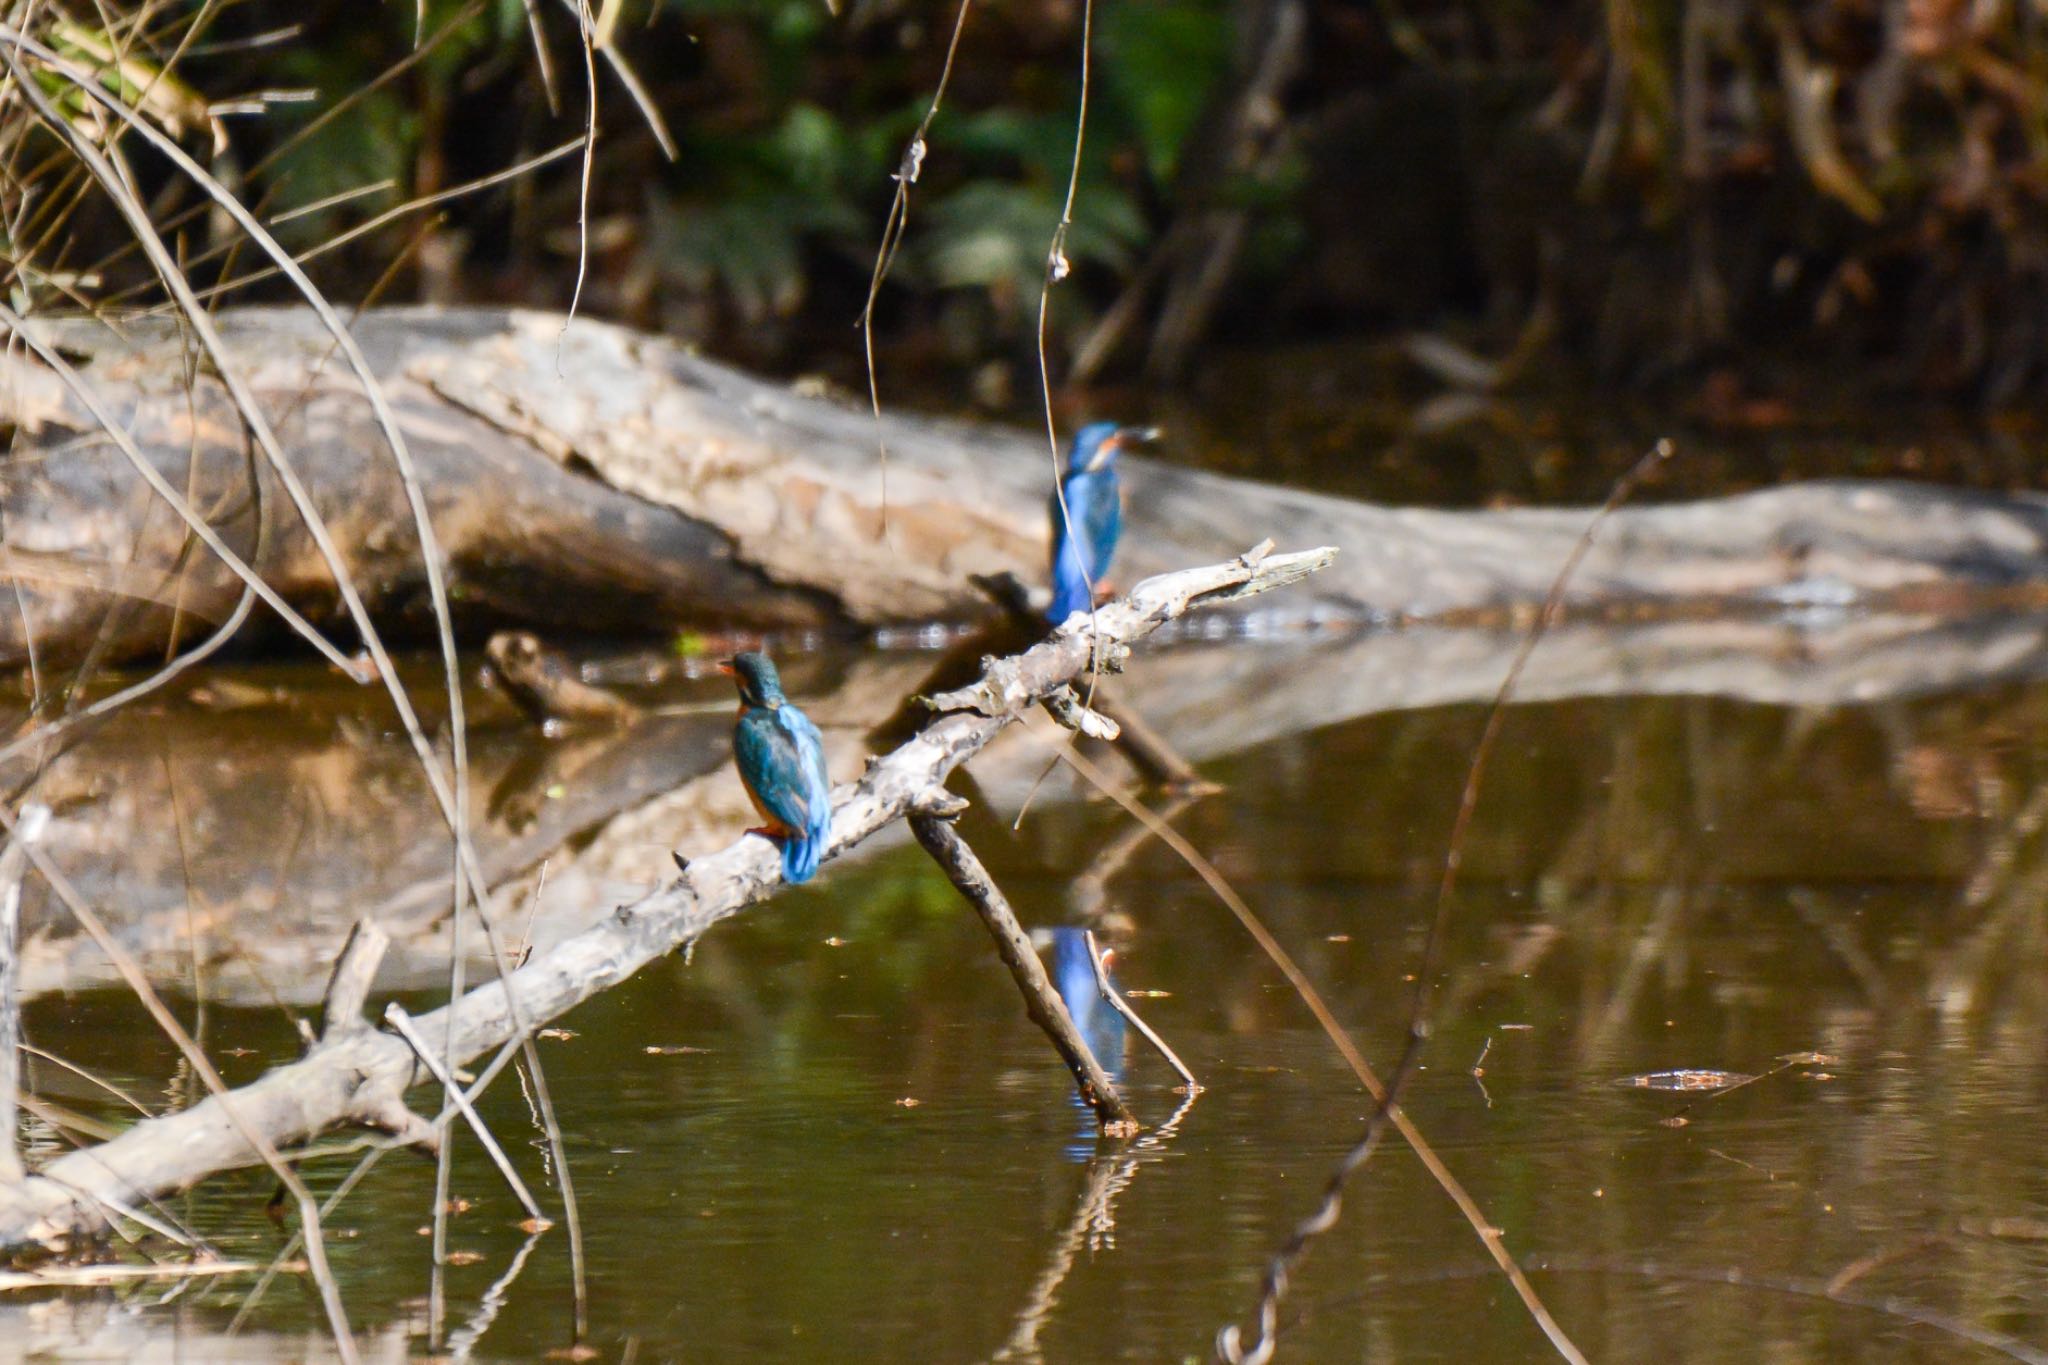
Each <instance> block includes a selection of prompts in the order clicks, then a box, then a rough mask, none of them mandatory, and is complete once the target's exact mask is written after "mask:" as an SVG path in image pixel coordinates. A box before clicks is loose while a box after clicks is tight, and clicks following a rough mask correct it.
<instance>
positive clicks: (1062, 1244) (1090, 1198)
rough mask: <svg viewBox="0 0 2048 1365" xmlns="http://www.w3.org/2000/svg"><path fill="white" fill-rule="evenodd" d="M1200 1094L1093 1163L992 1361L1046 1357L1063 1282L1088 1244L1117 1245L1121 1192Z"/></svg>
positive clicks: (1169, 1138)
mask: <svg viewBox="0 0 2048 1365" xmlns="http://www.w3.org/2000/svg"><path fill="white" fill-rule="evenodd" d="M1199 1093H1200V1088H1199V1087H1196V1088H1192V1089H1190V1090H1189V1091H1188V1093H1187V1095H1186V1096H1185V1097H1184V1098H1183V1099H1182V1100H1181V1102H1180V1107H1179V1108H1178V1109H1176V1110H1174V1111H1173V1117H1171V1118H1169V1119H1168V1120H1167V1121H1166V1122H1164V1123H1162V1124H1160V1125H1159V1126H1158V1127H1157V1128H1155V1129H1153V1130H1152V1131H1151V1132H1149V1133H1147V1134H1145V1136H1143V1137H1141V1138H1139V1139H1138V1140H1137V1141H1136V1142H1133V1143H1132V1144H1131V1145H1130V1146H1129V1147H1127V1148H1125V1149H1124V1150H1123V1151H1122V1152H1121V1153H1119V1154H1118V1155H1117V1156H1115V1157H1099V1158H1097V1159H1096V1160H1095V1161H1094V1162H1093V1163H1092V1164H1091V1165H1090V1166H1089V1168H1088V1179H1087V1181H1086V1182H1085V1183H1084V1184H1083V1185H1082V1187H1081V1197H1080V1198H1079V1199H1078V1200H1076V1201H1075V1203H1074V1213H1073V1216H1072V1217H1071V1218H1069V1219H1068V1220H1067V1227H1066V1230H1065V1231H1064V1232H1062V1233H1061V1234H1060V1240H1059V1242H1058V1244H1057V1245H1055V1246H1054V1247H1053V1251H1052V1257H1051V1259H1050V1260H1048V1261H1047V1262H1046V1266H1045V1270H1044V1271H1043V1272H1041V1273H1040V1275H1039V1277H1038V1280H1037V1282H1036V1283H1035V1284H1033V1285H1032V1286H1031V1295H1030V1297H1029V1298H1028V1299H1026V1300H1025V1301H1024V1307H1023V1309H1022V1310H1021V1311H1019V1312H1018V1314H1017V1326H1016V1327H1015V1329H1013V1330H1012V1331H1011V1333H1010V1339H1009V1340H1008V1341H1005V1342H1004V1343H1003V1344H1002V1347H1001V1349H999V1350H998V1351H997V1352H996V1353H995V1354H994V1355H992V1356H990V1357H989V1360H990V1362H991V1365H993V1362H995V1361H1000V1360H1022V1361H1036V1360H1039V1359H1041V1358H1042V1357H1041V1356H1040V1354H1039V1350H1038V1334H1039V1333H1040V1332H1041V1331H1043V1330H1044V1329H1045V1324H1046V1323H1047V1322H1049V1321H1050V1320H1051V1318H1052V1310H1053V1309H1054V1307H1055V1306H1057V1304H1058V1303H1059V1293H1060V1287H1061V1286H1062V1285H1064V1284H1065V1283H1066V1279H1067V1275H1068V1273H1069V1272H1071V1271H1072V1270H1073V1268H1074V1257H1075V1256H1076V1255H1077V1254H1079V1252H1080V1250H1081V1247H1082V1245H1083V1244H1084V1243H1085V1244H1086V1245H1087V1247H1088V1250H1089V1252H1090V1253H1094V1252H1098V1251H1104V1250H1107V1249H1108V1248H1110V1247H1112V1246H1115V1245H1116V1200H1117V1196H1118V1195H1120V1194H1122V1193H1123V1192H1124V1191H1125V1190H1126V1189H1128V1188H1129V1187H1130V1184H1131V1182H1132V1181H1133V1180H1135V1179H1136V1178H1137V1175H1138V1167H1139V1166H1140V1165H1141V1164H1143V1163H1144V1162H1146V1161H1147V1160H1149V1159H1152V1158H1155V1157H1157V1156H1158V1155H1159V1154H1160V1152H1161V1151H1162V1150H1163V1149H1164V1147H1165V1146H1166V1144H1167V1143H1169V1142H1171V1141H1172V1140H1173V1138H1174V1135H1175V1134H1176V1133H1178V1132H1179V1131H1180V1125H1181V1120H1182V1119H1185V1118H1186V1117H1187V1114H1188V1110H1190V1109H1192V1108H1194V1104H1195V1096H1196V1095H1197V1094H1199Z"/></svg>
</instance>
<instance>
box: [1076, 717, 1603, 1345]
mask: <svg viewBox="0 0 2048 1365" xmlns="http://www.w3.org/2000/svg"><path fill="white" fill-rule="evenodd" d="M1060 756H1061V758H1062V760H1063V761H1064V762H1066V763H1067V764H1068V765H1069V766H1071V767H1072V768H1073V769H1074V771H1075V772H1077V773H1079V774H1080V775H1081V776H1082V777H1083V778H1085V779H1086V780H1087V781H1089V782H1091V783H1093V784H1094V785H1095V787H1096V788H1097V789H1098V790H1100V791H1101V792H1102V793H1103V794H1104V795H1106V796H1108V797H1109V799H1110V800H1112V801H1114V802H1116V803H1117V804H1118V805H1119V806H1122V807H1123V808H1124V809H1125V810H1126V811H1128V812H1129V813H1130V814H1131V816H1132V817H1133V818H1134V819H1136V820H1139V821H1140V822H1142V823H1143V824H1144V825H1145V826H1146V827H1147V828H1149V829H1150V830H1151V831H1152V832H1153V833H1154V834H1155V835H1157V836H1158V838H1159V840H1160V842H1161V843H1163V844H1165V845H1166V846H1167V847H1168V848H1170V849H1172V850H1173V851H1174V852H1175V853H1176V854H1178V855H1179V856H1180V858H1181V860H1182V861H1183V862H1185V863H1186V864H1187V865H1188V866H1189V867H1190V868H1192V869H1193V870H1194V873H1195V875H1196V876H1198V877H1200V878H1201V879H1202V881H1203V882H1204V883H1205V884H1206V885H1207V886H1208V888H1209V890H1210V891H1211V892H1213V893H1214V894H1215V896H1216V898H1217V899H1218V900H1220V901H1222V902H1223V904H1224V906H1225V907H1226V908H1228V909H1229V911H1230V913H1231V914H1232V915H1233V916H1235V917H1236V919H1237V922H1238V923H1239V924H1241V925H1243V926H1244V930H1245V932H1246V933H1248V934H1250V935H1251V937H1252V941H1253V942H1254V943H1256V944H1258V945H1259V949H1260V951H1261V952H1263V953H1265V955H1266V956H1267V958H1268V959H1270V960H1271V961H1272V963H1273V965H1274V966H1275V967H1277V968H1279V969H1280V974H1281V975H1282V976H1284V977H1285V978H1287V983H1288V985H1290V986H1291V987H1293V989H1294V992H1295V994H1296V995H1298V996H1300V998H1301V1002H1302V1004H1303V1005H1305V1006H1306V1007H1307V1008H1308V1011H1309V1013H1310V1014H1311V1015H1313V1016H1314V1018H1315V1021H1316V1023H1317V1025H1318V1026H1320V1027H1321V1028H1322V1030H1323V1032H1324V1034H1325V1035H1327V1036H1328V1037H1329V1039H1330V1043H1331V1045H1332V1046H1334V1047H1335V1048H1336V1049H1337V1053H1338V1055H1339V1056H1341V1057H1342V1058H1343V1059H1344V1064H1345V1065H1346V1066H1348V1067H1349V1068H1350V1069H1351V1074H1352V1075H1354V1076H1356V1077H1357V1078H1358V1083H1359V1084H1360V1085H1362V1086H1364V1087H1365V1090H1366V1093H1367V1094H1368V1095H1370V1096H1372V1098H1373V1100H1374V1101H1375V1102H1378V1101H1382V1100H1384V1099H1385V1098H1386V1095H1387V1090H1386V1087H1385V1086H1383V1085H1381V1084H1380V1079H1379V1077H1378V1076H1377V1075H1375V1074H1374V1072H1373V1069H1372V1067H1371V1066H1370V1065H1369V1064H1368V1063H1367V1062H1366V1060H1365V1056H1364V1054H1362V1053H1361V1052H1359V1050H1358V1046H1357V1045H1356V1044H1355V1043H1353V1042H1352V1041H1351V1037H1350V1035H1349V1034H1347V1033H1346V1032H1345V1031H1344V1029H1343V1026H1342V1025H1340V1024H1339V1023H1338V1022H1337V1016H1336V1015H1335V1014H1333V1013H1332V1012H1331V1011H1330V1007H1329V1005H1328V1004H1327V1003H1326V1002H1325V1001H1324V1000H1323V997H1322V993H1321V992H1320V991H1318V990H1317V989H1316V988H1315V985H1314V983H1313V982H1311V981H1310V980H1309V979H1308V974H1307V973H1306V972H1304V971H1303V970H1302V969H1301V966H1300V964H1299V963H1297V962H1296V961H1295V960H1294V957H1293V955H1292V954H1291V953H1289V952H1288V951H1287V950H1286V949H1285V948H1283V947H1282V946H1281V945H1280V941H1279V940H1278V939H1276V938H1274V937H1273V933H1272V931H1271V930H1269V929H1268V928H1266V925H1265V921H1263V920H1261V919H1260V918H1259V917H1258V915H1257V914H1256V913H1255V912H1254V911H1253V910H1252V908H1251V906H1250V905H1248V904H1246V902H1245V900H1244V898H1243V897H1242V896H1240V895H1238V894H1237V890H1236V888H1234V887H1232V886H1231V884H1230V883H1229V882H1228V881H1226V880H1225V879H1224V876H1223V874H1222V873H1221V872H1219V871H1217V870H1216V867H1215V865H1214V864H1213V863H1211V862H1210V861H1209V860H1208V859H1207V858H1205V857H1203V856H1202V853H1201V850H1199V849H1197V848H1196V847H1195V846H1194V845H1193V844H1191V843H1189V842H1188V841H1187V839H1185V838H1184V837H1182V835H1181V833H1180V831H1178V830H1176V829H1175V828H1173V826H1171V825H1169V824H1167V823H1166V822H1165V821H1163V820H1161V819H1160V818H1159V817H1158V816H1156V815H1154V814H1153V813H1152V812H1151V811H1150V810H1148V809H1146V808H1145V806H1143V805H1142V804H1140V803H1139V802H1137V801H1135V800H1133V799H1132V798H1131V797H1130V796H1128V795H1126V794H1125V793H1124V792H1123V791H1122V790H1121V789H1119V788H1118V787H1117V786H1116V785H1115V783H1113V782H1112V781H1111V780H1110V778H1109V775H1108V774H1107V773H1105V772H1103V771H1102V770H1101V769H1100V768H1098V767H1097V766H1096V765H1095V764H1094V763H1092V762H1090V761H1089V760H1088V759H1087V758H1085V757H1083V756H1082V755H1081V754H1080V753H1078V752H1076V751H1074V750H1073V748H1072V747H1071V746H1069V747H1068V748H1065V749H1063V750H1062V751H1061V755H1060ZM1388 1122H1389V1123H1391V1124H1392V1125H1393V1126H1394V1129H1395V1131H1396V1132H1398V1133H1400V1135H1401V1137H1402V1139H1403V1140H1404V1141H1406V1142H1407V1144H1408V1146H1409V1148H1410V1149H1411V1150H1413V1151H1414V1153H1415V1156H1416V1159H1417V1160H1418V1161H1420V1162H1421V1163H1422V1166H1423V1169H1425V1170H1426V1171H1428V1172H1429V1174H1430V1178H1431V1179H1433V1180H1434V1181H1436V1183H1437V1185H1438V1186H1439V1187H1440V1188H1441V1189H1442V1190H1443V1192H1444V1193H1445V1194H1446V1195H1447V1196H1449V1197H1450V1200H1451V1202H1452V1203H1453V1204H1455V1205H1456V1206H1457V1208H1458V1212H1459V1213H1461V1214H1462V1215H1464V1218H1465V1221H1466V1222H1467V1223H1468V1224H1470V1225H1471V1227H1472V1231H1473V1232H1474V1233H1475V1234H1476V1235H1477V1236H1478V1238H1479V1241H1480V1244H1481V1245H1482V1246H1484V1247H1485V1248H1486V1251H1487V1254H1488V1255H1489V1256H1491V1257H1492V1258H1493V1261H1494V1264H1495V1265H1497V1266H1499V1267H1500V1270H1501V1273H1502V1274H1503V1275H1505V1276H1507V1278H1508V1282H1509V1283H1510V1284H1511V1285H1513V1286H1514V1289H1515V1295H1516V1297H1517V1298H1519V1299H1521V1301H1522V1305H1523V1307H1524V1308H1526V1309H1527V1310H1528V1312H1529V1315H1530V1317H1532V1318H1533V1319H1534V1320H1535V1321H1536V1324H1537V1326H1538V1327H1540V1328H1541V1329H1542V1331H1543V1334H1544V1335H1545V1336H1546V1337H1548V1338H1549V1339H1550V1341H1551V1344H1552V1345H1553V1346H1555V1347H1556V1348H1557V1351H1558V1354H1559V1355H1561V1356H1563V1357H1564V1358H1565V1359H1566V1360H1568V1361H1571V1362H1572V1363H1573V1365H1585V1356H1584V1355H1582V1354H1581V1353H1580V1352H1579V1349H1578V1348H1577V1347H1576V1346H1574V1345H1573V1344H1572V1342H1571V1338H1569V1337H1567V1336H1566V1335H1565V1334H1564V1329H1563V1328H1561V1327H1559V1326H1558V1325H1557V1322H1556V1321H1555V1319H1553V1318H1552V1317H1551V1316H1550V1310H1549V1309H1547V1308H1545V1307H1544V1306H1543V1300H1542V1299H1541V1297H1539V1296H1538V1295H1537V1293H1536V1288H1535V1286H1534V1285H1532V1284H1530V1283H1529V1280H1528V1277H1527V1276H1526V1275H1524V1274H1523V1273H1522V1269H1521V1267H1520V1266H1518V1265H1516V1264H1515V1260H1514V1258H1513V1257H1512V1256H1510V1255H1509V1254H1508V1251H1507V1248H1506V1246H1505V1245H1504V1244H1503V1243H1502V1241H1501V1230H1500V1229H1499V1228H1498V1227H1496V1226H1495V1225H1494V1224H1493V1223H1492V1222H1491V1221H1490V1220H1489V1219H1488V1218H1487V1217H1486V1214H1485V1211H1484V1210H1482V1209H1481V1208H1480V1207H1479V1204H1478V1202H1477V1201H1476V1200H1474V1199H1473V1198H1472V1196H1471V1194H1470V1193H1469V1192H1468V1191H1467V1190H1466V1189H1465V1187H1464V1185H1463V1184H1462V1183H1461V1182H1460V1181H1459V1180H1458V1178H1457V1177H1456V1176H1455V1175H1453V1174H1451V1170H1450V1168H1449V1167H1448V1166H1446V1165H1444V1162H1443V1158H1441V1157H1439V1156H1438V1155H1437V1154H1436V1149H1435V1148H1434V1147H1432V1146H1431V1145H1430V1143H1429V1141H1428V1139H1426V1138H1424V1137H1423V1135H1422V1131H1421V1130H1420V1129H1418V1128H1417V1127H1416V1126H1415V1124H1414V1123H1413V1121H1411V1120H1410V1119H1409V1117H1408V1115H1407V1113H1406V1112H1405V1111H1404V1110H1402V1109H1401V1108H1400V1107H1399V1106H1398V1105H1396V1106H1393V1107H1392V1108H1390V1109H1389V1110H1388ZM1224 1330H1225V1331H1226V1332H1228V1331H1230V1330H1231V1329H1230V1328H1225V1329H1224ZM1269 1339H1270V1338H1269Z"/></svg>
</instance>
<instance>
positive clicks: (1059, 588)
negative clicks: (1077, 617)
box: [1045, 422, 1159, 625]
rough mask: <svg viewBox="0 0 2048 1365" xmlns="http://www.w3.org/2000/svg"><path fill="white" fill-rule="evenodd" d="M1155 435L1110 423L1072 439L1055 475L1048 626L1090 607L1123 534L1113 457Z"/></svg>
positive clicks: (1095, 425) (1091, 426) (1094, 425)
mask: <svg viewBox="0 0 2048 1365" xmlns="http://www.w3.org/2000/svg"><path fill="white" fill-rule="evenodd" d="M1158 435H1159V432H1158V429H1157V428H1155V427H1120V426H1118V425H1117V424H1116V423H1114V422H1090V423H1089V424H1088V425H1087V426H1085V427H1082V428H1081V429H1080V430H1079V431H1077V432H1075V433H1074V443H1073V445H1072V446H1071V447H1069V448H1068V450H1067V468H1066V472H1065V473H1064V474H1062V475H1060V493H1057V494H1054V496H1053V499H1052V606H1051V607H1049V608H1048V609H1047V610H1046V613H1045V615H1046V619H1047V620H1049V621H1051V622H1052V623H1053V624H1054V625H1060V624H1061V623H1063V622H1064V621H1065V620H1066V619H1067V618H1068V617H1069V616H1072V615H1073V614H1074V613H1075V612H1077V611H1087V610H1088V609H1089V608H1090V607H1092V606H1094V605H1095V601H1094V597H1093V595H1092V592H1091V589H1092V588H1095V587H1099V586H1101V584H1102V579H1103V576H1104V575H1105V574H1106V573H1107V572H1108V571H1109V561H1110V558H1111V556H1113V555H1114V554H1115V553H1116V541H1117V537H1118V536H1119V535H1121V534H1122V533H1123V528H1124V507H1123V490H1122V489H1121V488H1120V487H1119V486H1118V484H1117V476H1116V457H1117V452H1118V451H1119V450H1121V449H1122V448H1123V447H1124V446H1126V445H1132V444H1135V443H1137V442H1140V441H1150V440H1154V439H1156V438H1157V437H1158ZM1062 494H1063V495H1064V498H1065V502H1066V506H1065V507H1064V508H1062V507H1061V506H1060V503H1061V495H1062Z"/></svg>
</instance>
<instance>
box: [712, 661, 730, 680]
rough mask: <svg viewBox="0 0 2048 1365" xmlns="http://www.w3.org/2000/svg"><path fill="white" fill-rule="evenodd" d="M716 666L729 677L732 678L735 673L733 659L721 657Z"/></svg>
mask: <svg viewBox="0 0 2048 1365" xmlns="http://www.w3.org/2000/svg"><path fill="white" fill-rule="evenodd" d="M716 667H717V669H718V671H719V672H720V673H723V674H725V676H726V677H728V678H730V677H731V676H732V675H733V666H732V660H731V659H720V660H719V661H718V663H717V665H716Z"/></svg>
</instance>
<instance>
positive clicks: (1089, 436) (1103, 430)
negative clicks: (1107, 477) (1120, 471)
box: [1067, 422, 1159, 474]
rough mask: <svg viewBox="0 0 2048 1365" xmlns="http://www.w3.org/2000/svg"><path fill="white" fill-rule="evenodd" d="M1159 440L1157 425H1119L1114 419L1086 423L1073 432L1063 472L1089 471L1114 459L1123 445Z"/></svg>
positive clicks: (1101, 467) (1091, 471)
mask: <svg viewBox="0 0 2048 1365" xmlns="http://www.w3.org/2000/svg"><path fill="white" fill-rule="evenodd" d="M1158 439H1159V428H1158V427H1120V426H1118V425H1117V424H1116V423H1114V422H1090V423H1089V424H1088V425H1087V426H1085V427H1082V428H1081V429H1080V430H1079V431H1077V432H1075V433H1074V445H1073V449H1072V450H1071V451H1069V452H1068V455H1067V472H1068V473H1070V474H1093V473H1095V472H1097V471H1098V470H1103V469H1107V468H1109V467H1110V466H1111V465H1112V464H1114V463H1115V462H1116V457H1117V452H1118V451H1120V450H1122V449H1123V448H1124V447H1126V446H1133V445H1141V444H1144V443H1146V442H1149V441H1156V440H1158Z"/></svg>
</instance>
